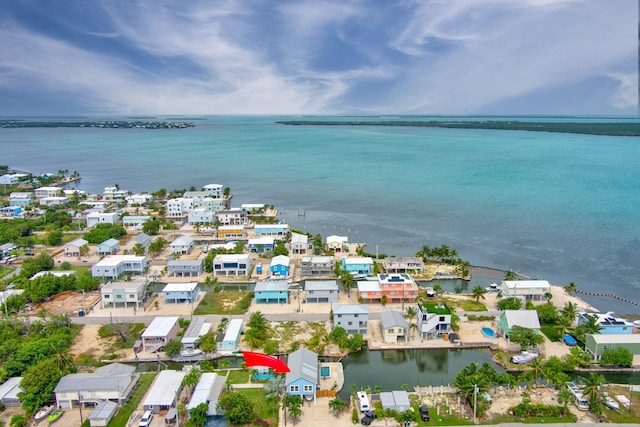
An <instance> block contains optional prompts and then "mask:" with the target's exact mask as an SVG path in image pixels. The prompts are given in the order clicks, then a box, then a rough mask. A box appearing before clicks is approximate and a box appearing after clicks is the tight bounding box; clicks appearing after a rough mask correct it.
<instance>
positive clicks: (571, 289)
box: [564, 282, 578, 294]
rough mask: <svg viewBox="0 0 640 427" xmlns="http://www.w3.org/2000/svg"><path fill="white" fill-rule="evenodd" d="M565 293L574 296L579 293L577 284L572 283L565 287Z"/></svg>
mask: <svg viewBox="0 0 640 427" xmlns="http://www.w3.org/2000/svg"><path fill="white" fill-rule="evenodd" d="M564 291H565V292H566V293H568V294H573V293H575V292H577V291H578V288H577V286H576V284H575V283H573V282H571V283H569V284H568V285H567V286H565V287H564Z"/></svg>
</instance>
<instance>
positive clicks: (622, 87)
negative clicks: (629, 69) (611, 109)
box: [609, 73, 638, 108]
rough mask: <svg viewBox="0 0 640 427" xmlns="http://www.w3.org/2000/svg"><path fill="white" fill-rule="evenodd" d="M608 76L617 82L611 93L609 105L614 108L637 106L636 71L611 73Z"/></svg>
mask: <svg viewBox="0 0 640 427" xmlns="http://www.w3.org/2000/svg"><path fill="white" fill-rule="evenodd" d="M609 77H611V78H613V79H614V80H616V81H617V82H618V88H617V90H616V91H615V92H614V93H613V94H612V95H611V98H610V101H611V105H613V106H615V107H616V108H632V107H637V106H638V75H637V74H636V73H628V74H623V73H611V74H609Z"/></svg>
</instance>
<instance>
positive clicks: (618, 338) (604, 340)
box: [590, 334, 640, 344]
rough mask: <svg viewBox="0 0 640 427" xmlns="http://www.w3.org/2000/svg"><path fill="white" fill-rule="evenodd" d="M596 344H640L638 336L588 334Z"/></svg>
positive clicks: (639, 336)
mask: <svg viewBox="0 0 640 427" xmlns="http://www.w3.org/2000/svg"><path fill="white" fill-rule="evenodd" d="M590 335H591V336H592V337H593V340H594V341H595V342H596V344H640V334H590Z"/></svg>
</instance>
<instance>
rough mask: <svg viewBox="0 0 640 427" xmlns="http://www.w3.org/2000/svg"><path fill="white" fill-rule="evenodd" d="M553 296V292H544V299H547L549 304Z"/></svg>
mask: <svg viewBox="0 0 640 427" xmlns="http://www.w3.org/2000/svg"><path fill="white" fill-rule="evenodd" d="M552 298H553V294H552V293H551V292H545V293H544V299H546V300H547V304H551V299H552Z"/></svg>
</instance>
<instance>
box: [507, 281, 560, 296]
mask: <svg viewBox="0 0 640 427" xmlns="http://www.w3.org/2000/svg"><path fill="white" fill-rule="evenodd" d="M500 290H501V292H502V296H503V297H504V298H508V297H523V298H525V299H527V300H536V301H541V300H543V299H544V296H545V295H546V294H547V293H550V292H551V284H549V282H547V281H546V280H503V281H502V283H501V285H500Z"/></svg>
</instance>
